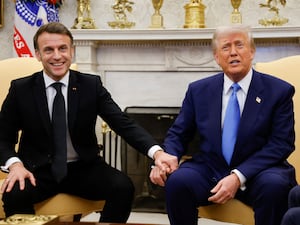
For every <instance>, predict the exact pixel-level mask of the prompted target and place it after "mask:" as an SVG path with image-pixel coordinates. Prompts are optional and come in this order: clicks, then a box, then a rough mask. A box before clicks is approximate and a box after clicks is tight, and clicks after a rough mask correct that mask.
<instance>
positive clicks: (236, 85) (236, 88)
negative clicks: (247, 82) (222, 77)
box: [231, 83, 241, 93]
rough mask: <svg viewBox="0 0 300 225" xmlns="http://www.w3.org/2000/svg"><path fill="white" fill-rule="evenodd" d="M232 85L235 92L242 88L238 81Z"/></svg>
mask: <svg viewBox="0 0 300 225" xmlns="http://www.w3.org/2000/svg"><path fill="white" fill-rule="evenodd" d="M231 87H232V89H233V92H234V93H236V92H237V91H238V90H240V89H241V87H240V85H239V84H238V83H234V84H232V85H231Z"/></svg>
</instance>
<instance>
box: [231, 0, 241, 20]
mask: <svg viewBox="0 0 300 225" xmlns="http://www.w3.org/2000/svg"><path fill="white" fill-rule="evenodd" d="M241 3H242V0H231V5H232V7H233V12H232V13H231V23H239V24H241V23H242V15H241V13H240V12H239V7H240V5H241Z"/></svg>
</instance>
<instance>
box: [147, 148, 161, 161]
mask: <svg viewBox="0 0 300 225" xmlns="http://www.w3.org/2000/svg"><path fill="white" fill-rule="evenodd" d="M157 151H162V148H161V147H160V146H159V145H153V146H152V147H151V148H150V149H149V151H148V156H149V157H150V158H151V159H153V156H154V154H155V152H157Z"/></svg>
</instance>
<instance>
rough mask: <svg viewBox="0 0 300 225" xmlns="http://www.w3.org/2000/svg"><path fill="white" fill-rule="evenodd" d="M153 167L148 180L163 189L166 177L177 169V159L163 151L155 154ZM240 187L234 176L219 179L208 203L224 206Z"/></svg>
mask: <svg viewBox="0 0 300 225" xmlns="http://www.w3.org/2000/svg"><path fill="white" fill-rule="evenodd" d="M154 160H155V166H152V168H151V172H150V175H149V177H150V180H151V182H152V183H154V184H157V185H159V186H162V187H164V186H165V182H166V180H167V178H168V176H169V175H170V174H171V173H173V172H174V171H175V170H176V169H177V168H178V159H177V157H175V156H172V155H169V154H167V153H165V152H163V151H158V152H157V153H155V157H154ZM239 187H240V180H239V178H238V177H237V175H236V174H234V173H231V174H230V175H228V176H226V177H224V178H223V179H221V180H220V181H219V182H218V183H217V184H216V186H214V187H213V188H212V189H211V191H210V192H211V194H212V195H211V196H210V197H209V198H208V201H210V202H213V203H216V204H224V203H226V202H227V201H229V200H230V199H232V198H234V197H235V194H236V192H237V190H238V189H239Z"/></svg>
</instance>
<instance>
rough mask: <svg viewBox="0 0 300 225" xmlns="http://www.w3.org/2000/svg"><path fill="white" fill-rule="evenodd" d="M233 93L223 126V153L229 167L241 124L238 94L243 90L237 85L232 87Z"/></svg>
mask: <svg viewBox="0 0 300 225" xmlns="http://www.w3.org/2000/svg"><path fill="white" fill-rule="evenodd" d="M231 88H232V93H231V96H230V98H229V101H228V105H227V109H226V113H225V119H224V124H223V134H222V152H223V156H224V158H225V159H226V161H227V163H228V165H229V164H230V161H231V157H232V154H233V150H234V145H235V141H236V136H237V131H238V127H239V122H240V106H239V102H238V100H237V96H236V93H237V92H238V90H239V89H240V88H241V87H240V86H239V85H238V84H237V83H234V84H233V85H232V86H231Z"/></svg>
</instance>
